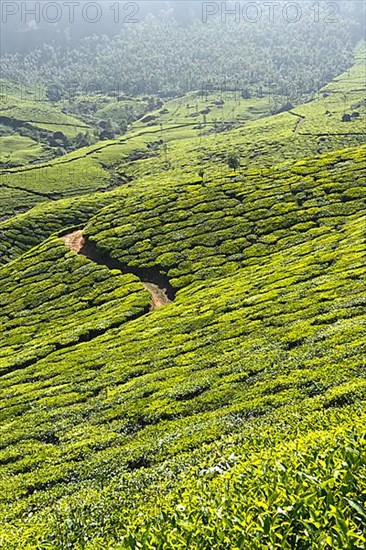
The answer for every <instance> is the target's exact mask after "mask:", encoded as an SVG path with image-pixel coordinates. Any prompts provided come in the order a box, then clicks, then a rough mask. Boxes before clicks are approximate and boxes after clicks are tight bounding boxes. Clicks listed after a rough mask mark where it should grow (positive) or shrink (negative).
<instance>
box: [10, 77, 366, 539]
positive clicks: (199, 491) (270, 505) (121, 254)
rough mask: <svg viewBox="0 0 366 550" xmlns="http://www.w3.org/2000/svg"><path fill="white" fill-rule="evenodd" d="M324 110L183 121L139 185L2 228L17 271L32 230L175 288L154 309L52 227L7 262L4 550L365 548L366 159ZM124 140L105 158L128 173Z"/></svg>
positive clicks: (142, 167)
mask: <svg viewBox="0 0 366 550" xmlns="http://www.w3.org/2000/svg"><path fill="white" fill-rule="evenodd" d="M355 70H357V69H355ZM351 74H352V73H351ZM346 76H347V75H346ZM332 86H336V87H338V86H344V87H347V89H349V88H350V84H349V79H348V80H347V78H345V79H340V80H339V81H338V83H335V84H332ZM351 88H352V86H351ZM352 90H353V88H352ZM352 90H351V91H350V92H349V93H350V94H351V95H350V103H351V102H352V104H353V102H354V101H356V99H355V98H356V96H357V98H358V97H359V92H356V91H352ZM323 100H327V102H328V109H326V110H329V101H330V100H329V96H328V97H327V98H319V101H317V102H314V103H313V104H307V105H305V106H303V107H301V108H300V110H299V108H297V109H296V113H299V114H301V115H302V116H305V122H304V123H303V124H302V126H301V128H300V129H298V131H297V132H294V129H295V127H296V124H297V120H296V118H297V117H295V116H294V115H291V114H288V113H284V114H281V115H277V116H275V117H273V118H268V119H263V120H260V121H256V122H251V123H250V124H248V125H247V126H244V127H241V128H239V129H238V130H233V131H232V132H230V133H225V134H219V135H214V136H209V137H199V136H198V137H197V138H196V139H195V140H192V136H191V137H190V138H189V139H187V140H184V139H179V140H178V141H174V140H173V139H172V137H173V136H174V137H176V138H181V137H183V138H184V136H182V135H180V134H179V132H181V130H174V131H172V132H169V136H170V139H171V143H170V144H169V149H168V158H167V156H166V154H164V152H161V154H160V155H159V156H154V157H151V158H145V159H142V160H140V161H135V162H129V163H127V164H126V163H124V165H122V166H121V168H120V170H123V172H124V174H127V175H129V176H131V177H133V178H134V180H133V181H132V182H131V183H130V184H128V185H125V186H124V187H121V188H120V189H115V190H113V191H110V192H107V193H103V194H99V195H98V194H96V195H91V196H90V197H88V196H85V197H83V199H82V200H81V201H80V203H75V199H63V200H62V201H55V202H52V203H47V204H43V205H42V204H41V205H39V206H38V207H37V208H36V209H33V210H31V211H29V212H27V213H25V214H22V215H21V216H17V217H15V218H14V219H10V220H7V221H6V222H3V223H2V228H1V229H2V231H3V233H2V241H1V243H2V245H3V250H4V251H5V253H4V256H3V258H5V259H10V258H13V257H14V256H16V255H17V254H21V253H22V252H23V251H24V250H26V249H27V247H28V244H27V239H26V240H25V241H24V238H22V233H23V231H24V230H25V231H26V232H28V234H30V233H31V232H33V237H32V242H31V244H32V245H33V246H34V245H36V244H37V242H41V241H43V240H44V239H46V238H47V237H49V235H50V234H51V233H53V232H57V231H59V230H60V229H62V228H63V227H65V226H72V225H85V224H86V229H85V232H86V233H87V234H88V235H89V236H90V237H91V238H92V239H93V240H95V241H96V242H97V243H98V246H99V247H101V248H102V249H105V250H108V251H109V252H110V253H111V254H112V255H113V256H115V257H118V258H120V259H123V261H125V262H126V263H129V264H130V265H131V266H132V265H133V266H139V267H143V266H146V265H154V266H159V267H160V269H161V270H163V271H165V272H166V273H167V274H168V276H169V278H170V279H171V282H172V283H173V284H174V286H175V287H176V288H177V289H179V291H178V293H177V297H176V300H175V302H174V303H172V304H170V305H168V306H166V307H165V308H162V309H160V310H156V311H152V312H147V309H146V308H147V307H148V296H147V295H146V293H145V292H144V291H143V290H142V287H141V285H140V284H139V283H138V282H134V281H135V280H134V279H133V278H132V279H131V278H128V277H127V279H126V278H125V276H124V277H122V276H117V274H115V273H112V274H109V273H108V271H107V270H106V269H104V268H99V267H98V268H96V266H94V264H91V263H90V262H89V261H88V260H85V259H84V258H79V257H77V256H75V255H74V254H73V253H70V252H67V251H66V249H65V248H64V247H63V245H62V242H61V241H60V240H59V239H57V238H56V237H54V236H53V237H51V238H50V239H49V240H48V241H45V242H44V243H43V244H41V245H40V246H38V247H36V248H33V249H32V250H31V251H30V252H28V253H26V254H24V255H22V256H21V257H20V258H19V259H18V260H14V261H12V262H10V263H9V264H7V265H5V266H4V267H2V268H1V270H0V277H1V279H2V280H4V281H5V282H6V286H5V291H4V292H2V294H1V300H2V305H3V312H2V318H1V322H2V326H3V327H4V330H5V332H4V334H5V340H3V343H2V344H0V345H1V347H0V350H1V366H2V368H3V369H5V370H4V371H3V373H5V374H3V376H2V377H1V382H0V388H1V389H0V391H1V394H0V397H1V409H0V415H1V418H2V426H1V432H2V437H1V441H2V449H1V451H0V464H1V469H2V478H1V488H0V495H1V499H2V515H3V517H4V520H5V530H3V532H2V533H1V535H0V545H1V544H2V545H3V546H4V548H67V547H71V548H89V549H91V548H94V549H96V548H98V549H102V548H103V549H104V548H136V547H138V546H136V545H137V544H138V543H139V544H141V545H142V547H143V548H166V549H168V548H172V547H174V548H186V547H187V544H189V547H190V548H194V549H195V548H197V549H202V548H207V549H208V548H217V549H219V548H227V547H228V545H234V546H235V547H238V548H263V547H269V548H294V547H296V548H307V547H311V546H309V544H311V545H313V547H316V548H363V547H364V544H365V539H364V537H363V534H362V524H363V522H364V518H365V513H364V510H363V502H364V494H365V493H364V491H365V482H364V479H365V471H364V468H365V467H364V463H365V460H364V456H365V452H364V451H365V440H364V436H363V435H362V434H363V431H364V428H363V426H364V421H365V411H364V405H363V403H364V398H365V394H366V381H365V362H364V354H365V335H366V324H365V322H366V317H365V278H366V262H365V257H366V254H365V253H366V243H365V223H366V218H365V199H366V196H365V195H366V192H365V166H364V162H363V159H364V156H365V155H364V153H365V148H364V147H360V145H359V144H360V143H362V141H363V136H357V135H355V136H349V135H347V136H339V135H335V134H336V133H339V132H338V129H337V132H335V130H334V127H333V123H332V125H330V126H326V125H325V122H324V121H325V120H327V119H325V118H324V117H325V116H328V115H325V110H324V109H325V107H324V105H323ZM332 105H333V106H332V109H333V113H334V115H333V116H337V117H338V116H341V114H342V112H343V109H344V107H343V105H340V102H338V101H336V100H335V101H334V103H333V104H332ZM323 111H324V116H323V115H322V116H320V114H319V113H322V112H323ZM328 118H329V117H328ZM306 124H308V125H309V128H311V130H310V131H311V132H314V134H316V133H318V132H317V129H318V128H319V129H320V130H319V133H322V135H325V134H326V133H332V132H333V130H334V132H335V133H333V135H332V136H331V138H330V141H329V143H328V144H327V145H324V143H325V142H318V141H317V140H316V139H314V137H311V136H306V135H305V134H306V133H307V132H305V130H306V128H307V126H306ZM337 124H338V123H337ZM347 124H348V123H341V122H340V123H339V127H340V128H342V129H343V128H344V127H345V125H347ZM350 124H351V125H352V124H353V123H350ZM357 125H358V121H356V122H355V128H356V126H357ZM346 127H347V128H350V126H346ZM337 128H338V126H337ZM357 128H358V126H357ZM264 129H265V130H266V132H264ZM140 131H141V130H136V133H138V132H140ZM186 131H187V130H184V133H185V132H186ZM188 131H190V132H195V133H197V130H188ZM302 133H303V135H302ZM354 133H355V134H357V133H358V131H357V132H354ZM164 139H167V137H166V136H164ZM132 142H133V140H132ZM127 143H128V146H127V147H128V153H126V149H125V148H124V147H125V146H124V145H123V144H122V143H120V144H116V145H115V146H114V145H112V146H110V147H106V148H104V149H103V150H101V151H100V153H98V154H97V155H96V154H93V155H90V159H92V162H96V163H98V162H103V163H106V164H109V165H113V167H114V168H113V169H114V170H115V171H118V170H119V167H118V166H116V165H117V163H118V162H119V157H120V156H123V155H125V156H126V155H128V154H130V153H131V151H133V150H134V148H135V149H136V148H141V147H143V145H141V144H143V140H142V139H141V138H140V137H138V136H137V137H136V138H135V142H133V143H132V144H131V142H127ZM137 143H139V144H140V146H139V147H136V144H137ZM254 143H255V147H254ZM347 145H351V147H349V148H347V149H346V148H345V147H346V146H347ZM352 146H353V147H352ZM319 147H320V150H319ZM323 147H324V148H325V149H324V150H322V148H323ZM233 149H235V150H237V151H239V152H240V154H241V156H242V167H241V169H240V170H238V173H233V172H231V171H230V170H229V169H228V168H227V167H226V166H225V156H226V153H227V152H230V151H232V150H233ZM328 149H335V151H334V152H325V151H327V150H328ZM337 149H339V150H337ZM340 149H341V150H340ZM301 152H302V154H301ZM263 153H264V154H263ZM316 153H317V154H318V156H315V157H313V156H312V155H314V154H316ZM250 155H252V158H251V159H250V158H249V156H250ZM294 157H295V158H300V157H307V158H302V159H301V160H298V161H297V162H283V159H284V158H285V159H286V158H291V159H293V158H294ZM88 158H89V157H88ZM77 162H79V161H77ZM279 162H280V163H279ZM202 163H203V164H204V165H205V176H204V181H201V178H199V177H198V175H197V170H198V167H199V166H201V165H202ZM220 163H221V164H220ZM55 164H56V165H57V163H55ZM218 166H221V167H222V168H221V169H220V168H219V169H218ZM55 169H56V168H55ZM46 183H47V186H48V181H46V180H45V182H44V186H46ZM46 220H47V223H48V224H49V225H48V226H45V221H46ZM88 220H89V221H88ZM26 234H27V233H26ZM4 236H5V239H4ZM14 243H16V246H17V247H18V248H17V249H15V253H14V250H12V247H14ZM31 266H33V267H31ZM80 270H81V271H82V272H84V270H85V271H86V273H85V276H83V277H80V276H79V273H80ZM100 278H103V282H102V283H101V282H100ZM119 279H121V285H122V286H118V288H117V289H116V290H115V291H114V293H112V294H109V293H108V294H107V293H105V292H104V290H103V289H105V288H110V285H112V286H111V287H112V288H115V286H114V285H116V283H117V282H118V281H119ZM105 285H106V286H105ZM87 287H88V288H87ZM129 288H131V290H132V289H133V290H134V293H133V294H132V295H129V296H128V297H127V296H126V290H127V289H129ZM35 290H36V291H37V292H35ZM115 293H116V296H115V295H114V294H115ZM79 297H80V298H81V300H80V301H78V298H79ZM101 300H102V302H103V306H102V307H103V308H105V311H104V310H103V311H102V309H101V306H100V303H101V302H100V301H101ZM131 301H133V304H134V305H133V308H135V311H137V312H138V315H140V316H139V317H138V318H136V319H134V320H129V321H128V322H125V321H126V317H129V316H131V311H132V310H131V308H132V305H131ZM59 306H62V308H61V307H59ZM116 306H117V307H118V309H116ZM71 311H72V312H73V315H72V317H71V316H70V312H71ZM112 311H113V313H111V312H112ZM117 311H118V312H119V313H118V314H117ZM49 312H51V313H49ZM103 318H104V320H103ZM20 326H22V327H23V328H22V330H20V329H19V328H18V327H20ZM36 327H37V330H36ZM56 327H57V328H56ZM86 340H90V341H86ZM14 351H15V352H16V353H15V354H14ZM335 480H336V481H335ZM1 537H2V538H1ZM309 541H310V542H309Z"/></svg>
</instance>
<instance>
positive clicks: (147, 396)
mask: <svg viewBox="0 0 366 550" xmlns="http://www.w3.org/2000/svg"><path fill="white" fill-rule="evenodd" d="M334 184H335V182H334ZM151 200H153V199H151ZM362 214H363V211H362V212H361V213H355V214H352V215H350V216H349V217H348V218H347V220H345V221H344V223H342V224H341V225H340V227H339V228H338V229H335V228H334V226H333V227H332V228H331V230H329V231H324V232H319V233H318V234H314V233H310V234H309V235H308V238H307V239H306V240H305V241H304V242H301V243H299V244H296V245H293V246H292V247H286V248H285V249H284V250H282V251H277V252H276V251H274V252H273V253H272V254H271V255H269V256H268V258H267V261H266V262H264V263H263V265H258V264H253V265H251V266H247V267H245V268H240V269H239V270H238V271H237V272H236V273H235V274H234V275H231V276H228V277H222V278H220V279H217V278H211V279H207V280H205V281H200V282H195V283H193V284H191V285H189V286H187V287H186V288H184V289H183V290H181V291H179V292H178V294H177V296H176V299H175V301H174V302H173V303H171V304H169V305H168V306H166V307H164V308H161V309H159V310H156V311H152V312H151V313H149V314H148V315H144V316H140V317H139V318H136V319H134V320H130V321H129V322H125V323H121V324H120V326H119V327H117V328H112V327H111V326H109V327H108V326H106V325H105V323H106V322H109V321H110V319H113V316H114V315H115V312H114V311H115V310H114V309H113V310H112V311H111V308H110V307H109V304H110V303H109V301H108V303H107V306H106V307H107V308H108V309H107V310H105V314H104V316H103V321H100V318H99V317H98V315H99V306H98V307H97V302H96V301H95V297H94V296H95V294H98V293H99V292H100V290H99V287H100V286H101V288H104V284H106V283H105V282H104V281H103V282H102V283H101V282H98V281H96V282H95V285H93V288H92V289H91V290H90V283H88V281H89V280H90V277H89V276H88V275H86V276H85V277H84V276H82V277H80V276H79V275H78V274H80V269H87V270H89V269H93V268H94V264H91V263H90V262H89V261H88V260H85V259H83V258H78V257H77V256H75V255H73V254H71V253H69V252H67V253H66V254H65V259H64V260H62V262H61V265H65V263H66V266H68V265H69V264H68V262H70V259H71V258H72V259H73V261H74V262H76V261H77V262H80V263H81V264H82V266H83V267H82V268H80V269H79V267H78V268H77V269H76V270H75V269H74V268H73V270H72V271H73V277H72V283H71V284H70V287H71V288H72V290H73V292H71V297H72V299H74V298H75V301H74V302H73V303H72V304H70V302H68V300H67V298H66V297H65V298H62V300H65V302H61V300H60V298H57V296H55V297H54V300H53V301H52V300H50V301H49V304H50V305H52V304H53V302H54V301H56V300H57V302H61V303H64V306H63V309H62V311H63V312H64V313H65V312H67V315H68V317H67V318H65V317H62V318H61V317H55V318H54V320H53V321H52V319H51V320H50V321H49V320H47V315H48V316H50V313H48V310H49V308H48V306H47V304H48V300H46V301H42V300H41V303H42V308H41V310H40V309H37V308H36V304H34V306H32V309H31V313H30V314H29V313H28V309H29V307H30V306H29V305H28V303H27V300H28V299H29V300H30V299H31V298H28V296H27V295H26V296H24V294H22V297H17V296H15V298H17V300H16V302H15V304H16V308H17V309H16V310H15V316H14V319H10V321H9V322H10V323H17V322H18V321H19V318H20V317H19V316H20V315H23V319H25V321H26V320H27V318H28V317H29V322H30V323H32V322H33V320H35V319H37V322H38V325H37V326H38V330H39V331H40V332H39V336H38V337H37V339H36V340H35V342H33V347H30V344H27V346H26V348H25V352H24V355H25V353H26V352H27V351H28V353H29V354H30V353H33V351H34V355H35V354H36V352H37V351H38V350H42V353H43V352H44V354H43V358H40V360H38V361H36V360H35V359H36V358H35V357H34V355H33V356H32V357H31V360H32V361H34V362H33V363H32V364H28V365H27V363H23V364H18V367H19V368H17V369H16V370H13V371H12V372H8V373H7V374H6V375H5V376H2V377H1V378H0V388H1V394H0V399H1V407H2V408H1V414H2V415H3V420H2V426H1V429H0V430H1V441H2V445H3V448H2V450H1V453H0V461H1V470H2V475H3V481H2V484H1V487H0V495H1V500H2V506H3V508H2V514H3V515H4V517H5V518H6V519H7V521H8V522H10V523H11V524H13V525H14V526H15V527H14V528H15V529H16V530H17V528H20V524H19V523H18V522H19V521H20V522H21V524H22V525H21V528H22V530H23V531H22V532H25V531H27V530H28V527H27V526H25V525H24V518H26V517H28V518H29V513H30V512H32V513H33V514H35V517H34V518H33V519H30V520H27V525H29V524H31V523H32V521H34V522H35V523H37V519H36V518H37V517H38V518H39V516H38V511H42V510H43V511H42V512H41V513H42V514H45V516H44V517H46V518H47V517H49V514H50V513H51V508H52V509H53V508H54V506H55V502H56V501H57V500H58V499H59V498H60V497H63V496H65V497H66V496H68V498H70V493H73V492H76V491H79V490H82V491H83V492H84V491H85V493H84V494H87V493H88V491H94V490H95V491H96V492H99V491H100V490H102V486H104V485H106V484H109V483H112V484H116V485H117V486H118V484H119V483H124V480H126V479H127V480H128V479H129V480H130V482H131V485H133V484H134V483H135V481H136V482H137V483H138V480H139V479H141V477H140V476H142V475H144V474H145V473H146V475H147V476H149V472H152V473H153V472H154V469H155V468H156V467H159V465H161V464H162V463H163V462H164V461H166V460H167V459H168V457H172V458H173V457H176V460H177V461H178V462H179V459H180V457H184V456H185V453H190V452H192V451H194V449H199V448H200V447H201V446H202V445H203V444H205V443H207V444H208V443H212V442H214V441H216V440H218V439H219V438H220V437H222V436H225V435H227V434H235V433H237V432H242V431H243V430H245V429H251V427H253V430H254V431H257V432H258V430H259V431H260V430H261V426H262V425H263V424H265V423H267V422H268V423H271V422H272V419H273V415H276V418H282V419H287V418H288V409H289V408H291V409H292V412H293V414H294V415H295V417H296V420H294V424H295V425H296V424H298V423H299V422H300V420H301V418H304V417H305V416H306V414H308V413H309V412H311V411H314V410H322V409H325V410H326V411H328V410H333V409H337V408H341V407H343V406H345V405H347V404H354V405H357V403H358V402H359V401H361V400H364V399H365V396H366V383H365V371H364V353H365V334H366V332H365V331H366V324H365V321H366V318H365V295H364V290H365V274H366V271H365V270H366V264H365V258H366V254H365V250H366V243H365V234H364V228H365V218H364V216H363V215H362ZM50 242H51V243H54V246H53V247H51V249H50V253H52V254H56V255H58V253H59V252H58V250H59V246H60V244H59V243H60V241H59V240H58V239H56V238H54V239H51V241H48V243H45V245H42V246H41V247H40V248H39V249H34V251H32V252H30V253H28V254H26V255H25V256H23V257H22V258H20V259H19V260H18V261H17V262H12V263H11V264H9V268H10V267H11V266H14V265H18V262H19V270H18V271H17V273H18V279H17V280H16V282H17V285H19V279H21V277H22V276H24V275H23V274H24V273H26V271H25V272H24V271H22V269H21V267H22V263H21V262H26V261H27V258H29V257H30V256H31V255H32V254H36V253H37V250H40V251H42V256H43V255H45V254H47V251H48V248H49V245H50ZM60 250H61V249H60ZM42 256H41V257H42ZM89 266H93V267H89ZM3 269H5V268H3ZM32 269H33V270H34V269H36V268H35V267H33V268H32ZM61 271H62V270H61ZM48 272H49V270H48V271H47V274H46V273H44V272H41V273H40V275H37V274H35V275H34V277H35V279H36V281H39V284H40V285H41V284H47V282H48V277H49V274H48ZM103 273H104V271H103ZM112 275H113V276H114V274H113V273H112ZM61 277H62V280H61V282H58V281H57V280H56V281H54V285H53V287H52V290H53V289H54V292H55V293H56V294H57V292H59V288H60V285H63V284H65V282H64V280H65V279H66V277H67V275H66V274H65V272H64V271H62V272H61ZM52 280H53V279H52ZM66 280H67V279H66ZM112 281H113V278H112ZM106 282H107V283H108V284H109V283H110V278H108V279H107V280H106ZM55 283H57V285H56V284H55ZM9 284H11V283H10V282H9ZM85 284H87V287H88V289H85V293H84V290H82V294H81V295H80V296H79V293H78V289H79V288H81V289H84V286H85ZM134 284H135V283H134ZM40 288H42V290H41V295H42V293H43V294H47V289H43V287H40ZM139 288H140V286H139ZM123 289H124V287H123ZM126 290H127V289H126ZM15 292H16V290H15ZM74 292H75V293H77V296H76V295H75V294H74ZM113 292H114V291H113ZM106 295H107V299H108V300H109V298H110V289H109V288H108V292H106ZM141 296H143V297H144V298H143V299H144V300H145V294H141ZM41 297H42V296H41ZM80 297H81V302H84V301H85V300H86V299H87V300H88V301H89V302H90V300H93V306H94V307H93V319H94V316H96V320H95V325H96V326H97V327H98V328H99V323H100V322H101V323H102V324H103V328H104V329H106V330H104V331H103V332H104V333H103V334H101V335H100V336H96V337H94V338H93V340H92V341H91V342H87V341H86V342H81V343H80V341H79V339H78V338H76V339H75V340H73V339H72V334H71V336H70V332H69V331H68V326H69V325H70V326H71V327H72V329H73V330H75V331H78V330H79V329H78V328H77V327H76V328H75V323H76V322H77V320H78V319H81V321H82V323H83V324H82V327H84V326H85V325H86V323H87V321H86V320H85V319H84V315H86V312H84V309H78V308H82V306H81V305H78V304H79V302H78V301H77V298H78V299H79V300H80ZM37 299H38V297H37V294H35V295H34V300H36V301H37ZM127 299H128V298H127ZM146 299H147V298H146ZM144 303H145V302H144ZM7 304H9V302H7ZM124 304H125V302H124V301H123V302H122V303H121V307H122V306H123V307H124ZM70 306H71V307H70ZM7 307H8V309H9V310H10V311H11V308H10V305H8V306H7ZM88 307H89V308H90V307H91V304H89V306H88ZM140 307H141V306H140ZM124 311H125V310H123V311H122V314H123V312H124ZM50 312H52V308H51V309H50ZM37 315H39V316H40V317H38V318H37ZM60 322H62V323H64V324H65V328H64V329H63V330H62V332H61V329H60V338H61V337H62V338H63V340H62V341H61V342H62V343H65V342H66V340H65V339H66V337H67V338H70V339H69V340H68V341H67V342H66V343H67V346H66V347H63V348H62V349H58V350H57V349H54V348H53V347H52V345H53V342H54V335H53V334H54V333H53V331H52V333H50V331H49V327H53V326H54V325H55V324H56V323H58V324H60ZM95 325H94V327H95ZM24 327H25V328H23V332H22V334H21V336H19V334H17V333H14V332H13V336H15V335H16V336H17V337H18V338H21V341H20V343H19V344H18V345H19V347H20V346H21V345H22V342H23V341H24V340H25V339H28V337H29V336H30V337H33V333H32V335H31V332H32V329H31V327H30V328H29V329H28V328H27V327H28V325H26V324H25V323H24ZM43 327H44V328H43ZM14 329H15V327H14ZM88 329H89V326H88ZM23 333H24V336H23ZM10 334H12V333H11V332H10ZM57 334H58V333H57V332H56V335H57ZM77 334H79V333H77ZM37 342H39V346H41V345H42V346H43V347H38V348H35V345H36V344H37ZM14 345H16V344H14ZM22 353H23V352H22ZM24 355H23V357H24ZM274 429H275V428H274ZM342 452H343V451H342ZM304 461H307V458H306V457H304ZM309 468H310V469H311V468H313V466H310V467H309ZM160 471H161V470H160ZM305 471H306V470H305ZM158 474H159V470H157V475H158ZM310 475H311V474H310ZM261 477H262V476H261V475H260V474H259V473H258V478H261ZM148 486H149V478H148V477H147V481H146V482H145V483H142V484H141V485H138V487H139V491H141V492H142V495H144V494H148V491H149V489H148ZM253 490H254V487H253ZM303 490H304V492H305V489H304V488H302V489H301V491H303ZM145 491H147V493H145ZM289 491H290V494H292V491H293V489H290V488H289ZM294 491H295V490H294ZM124 494H125V493H123V495H124ZM135 494H136V491H135ZM75 498H76V495H75ZM123 498H124V496H123ZM143 498H144V497H143ZM233 498H234V497H233ZM235 498H236V497H235ZM235 498H234V500H235ZM276 498H277V497H276ZM289 498H290V500H291V498H292V497H291V496H290V497H289ZM304 498H305V495H304ZM317 498H318V497H316V499H315V501H314V502H317ZM347 498H348V497H347ZM86 500H87V499H86ZM131 502H133V499H132V498H131ZM275 502H277V500H276V499H275ZM334 506H335V507H336V512H335V513H337V514H338V510H340V511H342V509H343V504H341V503H338V502H336V503H335V504H334ZM131 507H132V504H131ZM351 507H352V506H351ZM83 513H84V512H83ZM129 513H131V510H129ZM147 513H148V512H147ZM197 513H198V512H197ZM240 513H242V512H240ZM243 513H244V512H243ZM342 513H343V512H342ZM85 514H87V512H85ZM347 514H348V512H347ZM104 515H105V514H104ZM31 517H33V516H31ZM144 517H146V516H144ZM347 517H348V516H347ZM72 518H73V519H72ZM72 518H69V516H67V517H66V519H70V520H71V519H72V523H70V522H67V524H66V525H67V526H68V531H69V532H71V534H72V536H79V535H78V534H77V532H76V531H77V529H78V527H77V526H76V525H75V522H76V524H77V521H78V520H77V518H76V517H74V516H72ZM81 520H82V521H83V517H82V518H81ZM253 521H254V523H255V525H254V526H253V529H257V527H256V525H259V524H260V522H259V520H258V521H257V523H256V520H253ZM267 521H268V520H267ZM294 521H295V520H294ZM317 521H318V520H317ZM352 521H353V520H352ZM258 522H259V523H258ZM320 525H322V524H320ZM17 526H18V527H17ZM29 528H30V529H31V527H29ZM90 529H91V530H92V527H91V528H90ZM258 529H259V527H258ZM301 529H302V528H301ZM92 532H93V531H92ZM102 532H103V531H102ZM48 533H50V532H49V531H48ZM114 533H115V531H114ZM304 533H305V531H304ZM122 534H123V533H122ZM122 534H121V536H122ZM318 534H319V533H318ZM70 536H71V535H70ZM83 536H84V534H83ZM93 536H94V535H93ZM101 536H102V535H101ZM112 536H115V535H114V534H113V535H112ZM133 536H139V535H133ZM314 536H316V534H315V535H314ZM78 540H79V539H78ZM177 540H179V539H177ZM49 544H51V546H52V542H50V541H49ZM39 545H40V546H41V543H39Z"/></svg>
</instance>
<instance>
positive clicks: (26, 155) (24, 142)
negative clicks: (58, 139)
mask: <svg viewBox="0 0 366 550" xmlns="http://www.w3.org/2000/svg"><path fill="white" fill-rule="evenodd" d="M51 156H52V155H50V152H49V151H48V152H47V151H46V150H45V149H44V148H43V147H41V146H40V145H39V143H37V141H35V140H34V139H31V138H29V137H23V136H18V135H8V136H4V135H0V166H1V165H3V164H6V165H8V166H18V165H21V164H27V163H29V162H31V161H36V162H37V161H38V162H40V161H45V160H48V159H49V158H51Z"/></svg>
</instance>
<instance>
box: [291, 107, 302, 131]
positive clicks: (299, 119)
mask: <svg viewBox="0 0 366 550" xmlns="http://www.w3.org/2000/svg"><path fill="white" fill-rule="evenodd" d="M289 113H290V115H293V116H295V117H297V118H298V121H297V122H296V125H295V128H294V133H295V134H297V132H298V131H299V130H300V129H301V126H302V125H303V124H304V122H305V117H304V116H302V115H298V114H297V113H294V112H293V111H289Z"/></svg>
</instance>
